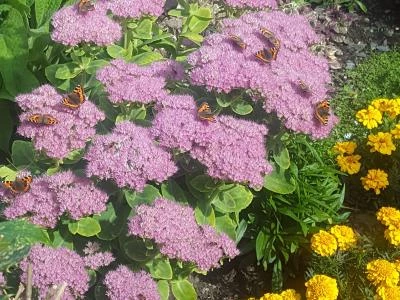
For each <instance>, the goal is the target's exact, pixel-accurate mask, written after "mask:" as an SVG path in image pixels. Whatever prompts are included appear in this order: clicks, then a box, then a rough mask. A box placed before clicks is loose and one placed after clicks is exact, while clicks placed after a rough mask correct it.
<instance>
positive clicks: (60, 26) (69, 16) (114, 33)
mask: <svg viewBox="0 0 400 300" xmlns="http://www.w3.org/2000/svg"><path fill="white" fill-rule="evenodd" d="M94 6H95V9H94V10H92V11H88V12H86V13H83V14H82V13H79V12H78V9H77V7H76V5H72V6H66V7H63V8H61V9H60V10H59V11H57V12H56V13H55V14H54V15H53V17H52V20H51V23H52V25H53V32H52V33H51V38H52V40H53V41H55V42H58V43H61V44H64V45H68V46H75V45H78V44H79V43H81V42H85V43H94V44H96V45H100V46H103V45H110V44H112V43H113V42H117V41H119V39H120V38H121V37H122V28H121V26H120V25H119V24H118V23H117V22H115V21H113V20H112V19H111V18H109V17H108V16H107V4H106V3H105V2H104V1H97V2H96V3H95V4H94Z"/></svg>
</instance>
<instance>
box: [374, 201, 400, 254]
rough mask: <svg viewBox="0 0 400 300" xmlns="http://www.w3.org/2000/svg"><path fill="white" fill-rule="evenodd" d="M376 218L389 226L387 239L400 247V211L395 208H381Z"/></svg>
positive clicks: (386, 233)
mask: <svg viewBox="0 0 400 300" xmlns="http://www.w3.org/2000/svg"><path fill="white" fill-rule="evenodd" d="M376 216H377V219H378V221H380V222H381V223H382V224H383V225H385V226H387V229H386V230H385V233H384V235H385V238H386V239H387V240H388V241H389V243H390V244H392V245H394V246H400V211H399V210H397V209H395V208H393V207H381V208H380V209H379V210H378V212H377V213H376Z"/></svg>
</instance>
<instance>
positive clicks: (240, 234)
mask: <svg viewBox="0 0 400 300" xmlns="http://www.w3.org/2000/svg"><path fill="white" fill-rule="evenodd" d="M246 229H247V222H246V220H244V219H242V220H241V221H240V223H239V226H238V227H237V229H236V237H235V242H236V244H238V243H239V242H240V240H241V239H242V237H243V236H244V234H245V232H246Z"/></svg>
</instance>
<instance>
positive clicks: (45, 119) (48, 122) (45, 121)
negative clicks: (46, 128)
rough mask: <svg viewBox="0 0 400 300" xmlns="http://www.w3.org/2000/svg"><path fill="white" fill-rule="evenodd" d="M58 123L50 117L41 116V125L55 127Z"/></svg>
mask: <svg viewBox="0 0 400 300" xmlns="http://www.w3.org/2000/svg"><path fill="white" fill-rule="evenodd" d="M57 123H58V120H57V119H56V118H54V117H52V116H50V115H43V124H46V125H55V124H57Z"/></svg>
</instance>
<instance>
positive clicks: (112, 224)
mask: <svg viewBox="0 0 400 300" xmlns="http://www.w3.org/2000/svg"><path fill="white" fill-rule="evenodd" d="M115 205H116V204H114V202H109V203H108V204H107V210H106V211H103V212H102V213H101V214H100V216H94V218H95V219H96V220H97V221H98V222H99V224H100V227H101V232H99V233H98V234H97V237H98V238H99V239H101V240H106V241H111V240H113V239H115V238H116V237H117V236H119V235H120V234H121V232H122V230H123V228H124V225H125V224H126V222H127V219H128V215H129V213H130V209H127V207H126V204H125V205H121V207H119V208H117V211H116V209H115Z"/></svg>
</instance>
